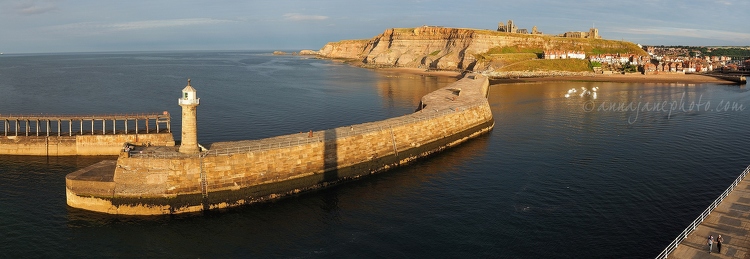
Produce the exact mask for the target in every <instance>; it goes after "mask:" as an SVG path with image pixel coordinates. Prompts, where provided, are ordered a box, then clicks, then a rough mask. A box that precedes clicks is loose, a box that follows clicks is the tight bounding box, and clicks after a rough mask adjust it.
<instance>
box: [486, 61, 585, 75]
mask: <svg viewBox="0 0 750 259" xmlns="http://www.w3.org/2000/svg"><path fill="white" fill-rule="evenodd" d="M496 71H499V72H508V71H532V72H537V71H569V72H590V71H591V67H590V65H589V61H588V60H582V59H535V60H527V61H521V62H517V63H513V64H510V65H507V66H504V67H501V68H500V69H498V70H496Z"/></svg>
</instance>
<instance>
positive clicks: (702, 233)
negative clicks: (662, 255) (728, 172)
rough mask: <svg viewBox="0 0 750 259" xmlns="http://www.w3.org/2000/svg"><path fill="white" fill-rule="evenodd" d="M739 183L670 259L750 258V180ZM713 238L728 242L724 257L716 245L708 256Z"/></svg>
mask: <svg viewBox="0 0 750 259" xmlns="http://www.w3.org/2000/svg"><path fill="white" fill-rule="evenodd" d="M747 171H748V170H747V169H746V170H745V173H746V172H747ZM745 173H743V174H745ZM737 180H738V181H739V182H737V185H736V186H735V187H734V190H731V191H730V192H729V193H728V195H726V197H725V198H724V199H723V200H721V201H720V202H719V203H718V205H717V206H716V207H715V209H714V210H713V212H710V214H708V215H707V217H706V218H705V219H704V220H703V222H700V223H699V225H697V227H696V228H695V230H693V231H692V232H691V233H690V234H688V235H687V237H686V238H685V239H683V240H682V241H681V242H679V245H678V246H677V248H676V249H675V250H674V251H673V252H672V253H670V254H669V257H668V258H750V235H749V234H750V180H747V179H745V177H743V176H740V178H738V179H737ZM730 188H731V186H730ZM722 196H723V195H722ZM720 198H721V197H720ZM717 200H718V199H717ZM713 205H714V204H712V206H713ZM709 209H710V207H709ZM709 235H713V236H714V240H716V237H717V236H718V235H721V236H722V237H723V238H724V243H723V244H722V247H721V253H718V252H717V250H716V249H717V248H716V242H714V245H713V251H712V252H711V253H710V254H709V253H708V245H707V243H706V242H707V238H708V236H709Z"/></svg>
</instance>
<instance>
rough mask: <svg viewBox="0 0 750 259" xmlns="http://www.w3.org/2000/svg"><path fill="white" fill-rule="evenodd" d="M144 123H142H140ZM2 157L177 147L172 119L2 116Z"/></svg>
mask: <svg viewBox="0 0 750 259" xmlns="http://www.w3.org/2000/svg"><path fill="white" fill-rule="evenodd" d="M139 122H140V124H139ZM0 125H1V126H2V129H3V131H2V132H1V133H0V155H32V156H75V155H84V156H96V155H112V156H116V155H118V154H119V153H120V151H121V150H122V147H123V144H124V143H133V144H136V145H146V146H151V145H156V146H174V145H175V142H174V138H173V137H172V132H171V128H170V116H169V114H168V113H166V112H164V113H161V114H157V113H153V114H116V115H99V116H92V115H0Z"/></svg>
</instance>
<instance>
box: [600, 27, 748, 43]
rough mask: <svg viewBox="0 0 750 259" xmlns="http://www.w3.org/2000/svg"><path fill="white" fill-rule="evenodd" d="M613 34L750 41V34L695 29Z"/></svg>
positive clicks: (619, 30)
mask: <svg viewBox="0 0 750 259" xmlns="http://www.w3.org/2000/svg"><path fill="white" fill-rule="evenodd" d="M612 31H613V32H620V33H627V34H640V35H644V34H645V35H663V36H679V37H690V38H700V39H716V40H725V41H729V42H737V43H746V42H748V41H750V33H744V32H732V31H719V30H703V29H693V28H674V27H651V28H615V29H613V30H612Z"/></svg>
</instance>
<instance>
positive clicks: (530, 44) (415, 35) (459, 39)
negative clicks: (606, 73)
mask: <svg viewBox="0 0 750 259" xmlns="http://www.w3.org/2000/svg"><path fill="white" fill-rule="evenodd" d="M544 50H563V51H566V50H573V51H584V52H587V53H589V54H594V53H597V54H598V53H626V52H628V53H633V54H638V55H645V52H643V50H641V49H640V48H638V47H637V46H636V45H635V44H633V43H630V42H623V41H614V40H601V39H576V38H561V37H553V36H546V35H529V34H517V33H504V32H496V31H489V30H474V29H458V28H444V27H431V26H423V27H418V28H411V29H388V30H386V31H385V32H383V33H382V34H380V35H378V36H375V37H374V38H372V39H369V40H345V41H339V42H331V43H328V44H326V45H325V46H324V47H323V48H322V49H321V50H320V52H319V55H320V56H322V57H327V58H345V59H354V60H357V61H360V62H362V65H363V66H372V67H416V68H425V69H428V68H429V69H441V70H473V71H482V70H484V69H487V68H488V66H489V63H490V61H491V59H492V55H493V54H500V53H513V52H525V53H536V54H537V55H541V53H543V52H544Z"/></svg>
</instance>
